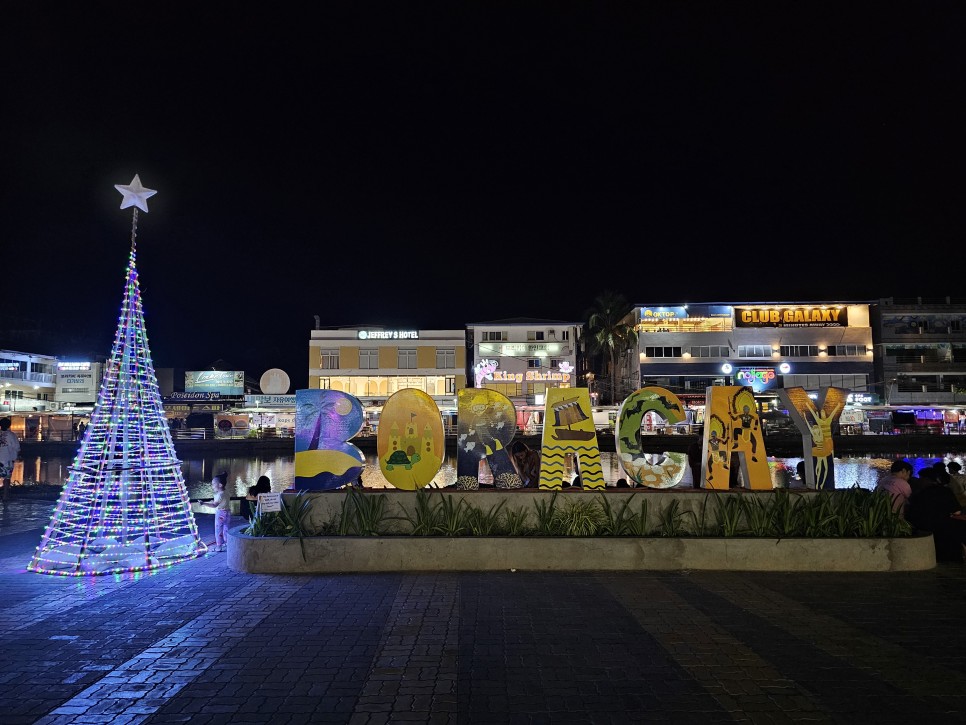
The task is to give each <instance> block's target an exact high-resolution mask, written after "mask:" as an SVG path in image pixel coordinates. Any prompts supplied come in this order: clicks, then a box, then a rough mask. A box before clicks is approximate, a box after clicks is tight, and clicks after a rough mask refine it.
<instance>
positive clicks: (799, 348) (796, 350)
mask: <svg viewBox="0 0 966 725" xmlns="http://www.w3.org/2000/svg"><path fill="white" fill-rule="evenodd" d="M780 350H781V355H782V357H818V345H782V346H781V348H780Z"/></svg>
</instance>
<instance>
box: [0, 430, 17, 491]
mask: <svg viewBox="0 0 966 725" xmlns="http://www.w3.org/2000/svg"><path fill="white" fill-rule="evenodd" d="M10 424H11V420H10V418H2V419H0V478H2V479H3V500H4V501H6V500H7V499H8V498H9V497H10V477H11V476H12V475H13V464H14V463H16V462H17V461H19V460H20V439H19V438H17V434H16V433H14V432H13V431H12V430H10Z"/></svg>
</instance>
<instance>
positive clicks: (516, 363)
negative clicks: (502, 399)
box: [466, 317, 583, 406]
mask: <svg viewBox="0 0 966 725" xmlns="http://www.w3.org/2000/svg"><path fill="white" fill-rule="evenodd" d="M582 325H583V323H581V322H574V321H566V320H538V319H531V318H525V317H519V318H512V319H505V320H492V321H490V322H476V323H471V324H469V325H467V326H466V339H467V344H468V345H469V346H470V349H471V351H472V354H471V355H470V358H469V360H468V364H469V367H468V369H467V379H468V380H469V381H470V383H471V385H472V387H477V388H483V387H485V388H490V389H491V390H497V391H499V392H501V393H503V394H504V395H505V396H506V397H508V398H509V399H510V400H512V401H513V402H514V403H515V404H517V405H530V406H542V405H543V402H544V396H545V394H546V391H547V389H548V388H574V387H577V385H578V382H580V381H579V374H578V370H580V369H581V360H580V343H581V336H582V332H583V326H582Z"/></svg>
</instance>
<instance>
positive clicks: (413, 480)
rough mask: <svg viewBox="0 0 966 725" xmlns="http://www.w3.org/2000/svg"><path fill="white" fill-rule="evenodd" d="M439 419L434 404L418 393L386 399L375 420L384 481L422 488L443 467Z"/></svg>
mask: <svg viewBox="0 0 966 725" xmlns="http://www.w3.org/2000/svg"><path fill="white" fill-rule="evenodd" d="M444 444H445V439H444V437H443V420H442V418H441V417H440V414H439V408H438V407H437V406H436V402H435V401H434V400H433V399H432V398H431V397H429V396H428V395H426V393H424V392H423V391H422V390H415V389H413V388H406V389H404V390H400V391H399V392H397V393H393V394H392V395H391V396H389V400H387V401H386V404H385V405H384V406H383V408H382V415H381V416H380V418H379V432H378V433H377V434H376V452H377V453H378V455H379V468H380V469H381V470H382V475H383V476H384V477H385V479H386V480H387V481H388V482H389V483H391V484H392V485H393V486H395V487H396V488H399V489H402V490H404V491H415V490H417V489H420V488H423V487H425V486H426V485H427V484H429V482H430V481H432V480H433V478H434V477H435V476H436V473H437V472H438V471H439V469H440V466H442V465H443V454H444Z"/></svg>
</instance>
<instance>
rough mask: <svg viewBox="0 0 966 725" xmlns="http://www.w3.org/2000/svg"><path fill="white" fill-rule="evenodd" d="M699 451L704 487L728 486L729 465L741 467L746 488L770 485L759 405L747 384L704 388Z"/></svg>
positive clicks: (769, 486) (718, 487) (762, 487)
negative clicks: (703, 413)
mask: <svg viewBox="0 0 966 725" xmlns="http://www.w3.org/2000/svg"><path fill="white" fill-rule="evenodd" d="M702 450H703V456H702V457H703V458H704V464H705V469H704V487H705V488H716V489H727V488H728V486H729V482H730V475H731V474H730V471H731V466H732V465H737V466H740V468H741V472H742V474H743V476H744V480H745V484H746V486H747V487H748V488H751V489H758V490H770V489H771V488H772V483H771V475H770V474H769V472H768V453H767V451H766V450H765V441H764V440H763V439H762V435H761V421H760V420H759V418H758V406H757V404H756V403H755V394H754V391H753V390H752V389H751V388H750V387H748V386H746V385H730V386H718V385H713V386H711V387H709V388H708V389H707V392H706V397H705V418H704V443H703V446H702ZM732 456H736V459H734V460H733V459H732Z"/></svg>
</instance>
